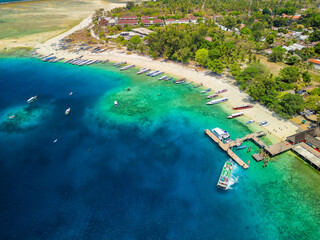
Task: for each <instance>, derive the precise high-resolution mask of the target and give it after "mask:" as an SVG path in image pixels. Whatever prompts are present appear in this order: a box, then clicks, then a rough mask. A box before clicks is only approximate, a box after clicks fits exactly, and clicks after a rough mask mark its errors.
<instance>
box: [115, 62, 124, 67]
mask: <svg viewBox="0 0 320 240" xmlns="http://www.w3.org/2000/svg"><path fill="white" fill-rule="evenodd" d="M126 63H127V62H126V61H124V62H119V63H115V64H113V66H115V67H121V66H122V65H125V64H126Z"/></svg>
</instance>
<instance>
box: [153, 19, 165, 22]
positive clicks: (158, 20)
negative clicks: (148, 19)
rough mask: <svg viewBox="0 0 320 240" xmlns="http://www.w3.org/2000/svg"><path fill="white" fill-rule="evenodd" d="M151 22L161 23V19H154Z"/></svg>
mask: <svg viewBox="0 0 320 240" xmlns="http://www.w3.org/2000/svg"><path fill="white" fill-rule="evenodd" d="M153 23H163V21H162V20H161V19H154V20H153Z"/></svg>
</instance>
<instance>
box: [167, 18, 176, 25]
mask: <svg viewBox="0 0 320 240" xmlns="http://www.w3.org/2000/svg"><path fill="white" fill-rule="evenodd" d="M175 21H176V20H175V19H173V18H169V19H166V25H169V24H172V23H175Z"/></svg>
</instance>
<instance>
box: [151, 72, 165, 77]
mask: <svg viewBox="0 0 320 240" xmlns="http://www.w3.org/2000/svg"><path fill="white" fill-rule="evenodd" d="M161 74H164V72H156V73H154V74H152V75H151V77H156V76H159V75H161Z"/></svg>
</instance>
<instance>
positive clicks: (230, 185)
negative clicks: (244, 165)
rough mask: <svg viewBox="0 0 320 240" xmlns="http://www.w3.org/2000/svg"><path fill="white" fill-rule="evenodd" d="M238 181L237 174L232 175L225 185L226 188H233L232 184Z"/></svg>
mask: <svg viewBox="0 0 320 240" xmlns="http://www.w3.org/2000/svg"><path fill="white" fill-rule="evenodd" d="M238 181H239V176H232V177H231V178H230V180H229V184H228V186H227V190H229V189H233V185H234V184H236V183H237V182H238Z"/></svg>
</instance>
